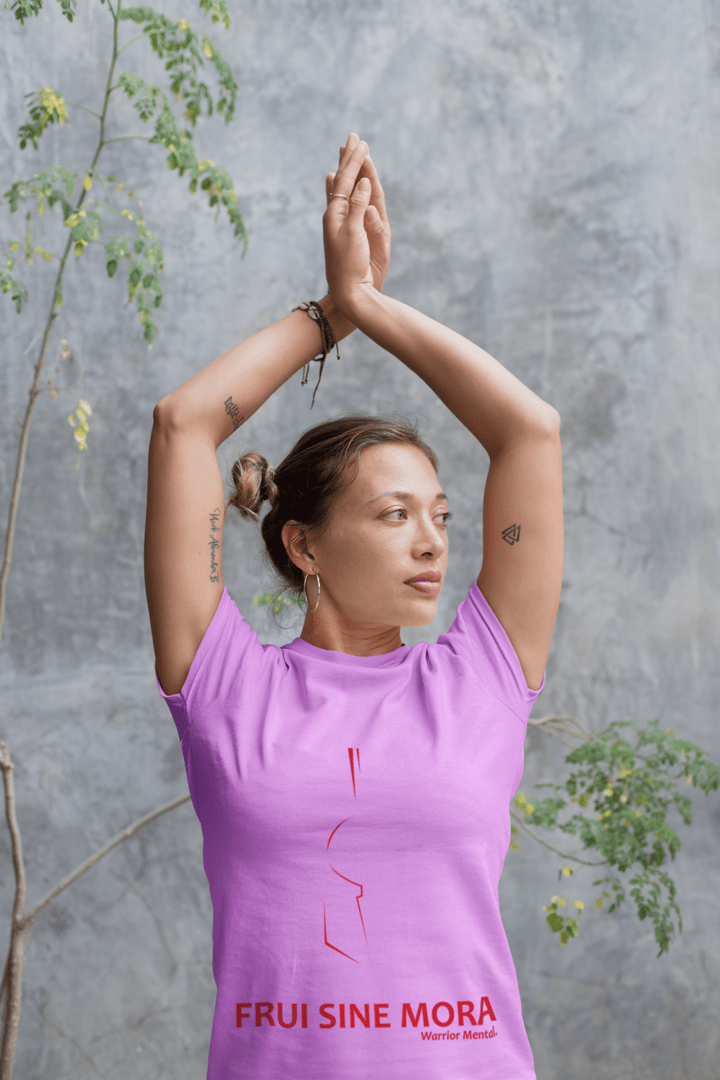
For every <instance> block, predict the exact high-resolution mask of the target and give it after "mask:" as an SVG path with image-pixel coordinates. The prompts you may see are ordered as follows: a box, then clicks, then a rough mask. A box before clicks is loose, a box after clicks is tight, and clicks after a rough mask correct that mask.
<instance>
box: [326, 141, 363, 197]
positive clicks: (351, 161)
mask: <svg viewBox="0 0 720 1080" xmlns="http://www.w3.org/2000/svg"><path fill="white" fill-rule="evenodd" d="M351 147H352V149H351ZM367 152H368V145H367V143H366V142H363V141H362V140H360V139H358V141H357V142H353V140H352V136H350V137H349V138H348V141H347V146H346V147H345V153H344V154H343V157H342V161H341V164H340V168H339V169H338V171H337V172H336V173H335V181H334V183H335V186H334V187H333V189H332V190H333V193H334V194H339V195H345V196H346V198H345V199H339V200H338V202H346V201H347V199H349V198H350V196H351V195H352V193H353V190H354V188H355V183H356V181H357V178H358V173H359V172H360V169H361V168H362V164H363V161H364V160H365V155H366V154H367ZM334 202H335V200H334V199H333V200H332V202H331V204H330V205H331V206H332V203H334Z"/></svg>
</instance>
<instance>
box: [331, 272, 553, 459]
mask: <svg viewBox="0 0 720 1080" xmlns="http://www.w3.org/2000/svg"><path fill="white" fill-rule="evenodd" d="M342 310H343V312H344V313H345V315H346V316H347V317H348V318H349V319H350V320H351V322H352V324H353V325H354V326H356V327H357V328H358V329H359V330H361V331H362V333H363V334H366V335H367V336H368V337H369V338H372V340H373V341H374V342H375V343H376V344H377V345H379V346H380V347H381V348H383V349H386V350H387V351H388V352H390V353H392V354H393V355H394V356H397V358H398V360H402V362H403V363H404V364H405V365H406V366H407V367H409V368H410V369H411V371H414V372H415V374H416V375H419V376H420V378H421V379H423V380H424V381H425V382H426V383H427V384H428V386H429V387H430V389H431V390H433V391H434V393H436V394H437V396H438V397H439V398H440V400H441V401H443V402H444V403H445V405H447V407H448V409H450V411H451V412H453V413H454V414H455V416H457V418H458V420H459V421H460V422H461V423H462V424H464V425H465V427H466V428H467V429H468V430H469V431H470V432H472V434H473V435H474V436H475V438H476V439H478V441H479V442H481V443H482V445H483V446H484V447H485V449H486V450H487V452H488V454H489V456H490V457H491V458H493V457H495V456H496V455H497V454H499V453H500V452H501V451H503V450H505V449H506V448H507V446H508V445H509V444H511V443H513V442H515V441H516V440H517V439H518V438H522V437H524V436H525V435H533V434H536V433H537V432H539V431H546V430H549V431H554V430H557V429H559V427H560V414H559V413H558V412H557V410H556V409H554V408H553V406H552V405H550V404H548V402H546V401H543V399H542V398H540V397H538V396H537V394H535V393H533V391H532V390H530V389H529V387H527V386H525V384H524V383H523V382H521V381H520V379H518V378H516V377H515V376H514V375H513V374H512V372H510V371H508V370H507V368H505V367H503V365H502V364H501V363H499V362H498V361H497V360H495V359H494V358H493V357H492V356H490V354H489V353H487V352H485V350H484V349H481V348H480V346H479V345H475V344H474V342H472V341H469V340H468V338H466V337H463V335H462V334H458V333H457V332H456V331H455V330H451V329H450V328H449V327H447V326H443V325H442V323H439V322H436V321H435V320H434V319H431V318H430V317H429V316H427V315H423V314H422V312H420V311H416V310H415V308H412V307H410V306H409V305H408V304H403V303H402V301H401V300H395V299H393V298H392V297H391V296H387V295H386V294H385V293H380V292H377V291H376V290H374V289H367V290H364V291H362V292H361V293H356V294H355V296H353V298H352V300H350V301H347V302H346V303H345V304H344V305H343V307H342Z"/></svg>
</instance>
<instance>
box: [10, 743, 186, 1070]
mask: <svg viewBox="0 0 720 1080" xmlns="http://www.w3.org/2000/svg"><path fill="white" fill-rule="evenodd" d="M0 769H2V773H3V782H4V787H5V818H6V820H7V826H8V831H9V833H10V842H11V846H12V859H13V869H14V871H15V901H14V904H13V913H12V923H11V930H10V945H9V948H8V954H7V958H6V960H5V969H4V971H3V977H2V983H0V1005H2V1002H3V998H4V999H5V1006H4V1009H3V1012H2V1043H1V1044H0V1078H2V1080H10V1078H11V1076H12V1065H13V1057H14V1053H15V1042H16V1039H17V1031H18V1026H19V1024H20V1001H21V988H22V971H23V965H24V962H25V953H26V952H27V947H28V944H29V941H30V935H31V934H32V929H33V920H34V919H35V916H36V915H37V914H38V912H39V911H41V910H42V909H43V908H44V907H45V906H46V905H47V904H49V903H50V901H51V900H53V899H54V898H55V897H56V896H57V895H58V893H60V892H62V891H63V889H66V888H67V887H68V885H71V884H72V883H73V881H77V879H78V878H79V877H80V876H81V874H84V873H85V871H86V870H89V869H90V867H91V866H94V865H95V863H97V862H99V860H100V859H101V858H102V857H103V855H107V853H108V852H109V851H112V849H113V848H114V847H117V846H118V844H121V843H122V841H123V840H127V838H128V837H129V836H132V835H133V833H136V832H137V831H138V829H140V828H142V826H143V825H147V824H148V822H150V821H154V820H155V819H156V818H159V817H160V816H161V815H162V814H166V813H168V811H170V810H174V809H175V807H177V806H181V805H182V804H183V803H185V802H188V801H189V799H190V794H189V792H188V793H186V794H185V795H180V796H178V798H176V799H172V800H171V801H170V802H168V803H165V805H164V806H159V807H157V808H156V809H155V810H151V811H150V813H148V814H144V815H143V816H142V817H141V818H138V820H137V821H135V822H133V824H132V825H128V826H127V827H126V828H124V829H123V830H122V831H121V832H119V833H118V834H117V835H116V836H114V837H113V838H112V840H109V841H108V843H107V844H105V845H103V847H101V848H100V849H99V851H96V852H95V854H94V855H91V856H90V858H89V859H86V860H85V862H84V863H81V864H80V866H78V867H76V869H75V870H73V871H72V872H71V873H69V874H68V875H67V876H66V877H64V878H63V879H62V881H59V882H58V884H57V885H55V886H53V888H52V889H51V890H50V892H49V893H47V895H46V896H44V897H43V899H42V900H40V901H39V903H37V904H36V905H35V907H33V908H31V909H30V911H28V912H23V907H24V905H25V868H24V866H23V858H22V845H21V842H20V831H19V829H18V826H17V820H16V817H15V794H14V789H13V781H12V770H13V764H12V761H11V760H10V754H9V751H8V748H7V746H6V745H5V743H4V742H3V740H2V739H0Z"/></svg>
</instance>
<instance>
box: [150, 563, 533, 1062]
mask: <svg viewBox="0 0 720 1080" xmlns="http://www.w3.org/2000/svg"><path fill="white" fill-rule="evenodd" d="M544 686H545V675H543V681H542V684H541V686H540V689H538V690H529V689H528V687H527V684H526V682H525V678H524V676H523V673H522V668H521V667H520V661H519V660H518V657H517V654H516V653H515V650H514V649H513V647H512V645H511V643H510V640H509V638H508V637H507V634H506V633H505V631H504V630H503V628H502V626H501V625H500V622H499V621H498V619H497V617H496V616H495V614H494V613H493V611H492V609H491V608H490V606H489V605H488V603H487V601H486V600H485V598H484V596H483V595H482V593H481V592H480V589H479V588H478V586H477V583H476V582H474V581H473V583H472V585H471V587H470V592H469V593H468V595H467V597H466V599H464V600H463V601H462V602H461V603H460V604H459V605H458V608H457V615H456V617H455V620H454V622H453V623H452V626H451V627H450V629H449V630H448V632H447V633H446V634H441V635H440V637H439V638H438V640H437V642H436V643H435V644H428V643H427V642H420V643H418V644H417V645H412V646H407V645H404V646H402V647H401V648H398V649H396V650H394V651H393V652H390V653H386V654H384V655H383V656H350V655H348V654H346V653H340V652H332V651H329V650H326V649H319V648H316V647H315V646H314V645H310V644H309V643H308V642H307V641H304V640H303V639H302V638H295V640H294V641H291V642H290V643H289V644H288V645H283V646H282V647H280V646H277V645H266V644H262V643H261V642H260V641H259V639H258V636H257V634H256V633H255V632H254V630H253V629H252V628H251V626H250V624H249V623H248V622H246V620H245V619H244V618H243V617H242V615H241V614H240V612H239V610H238V608H237V606H236V604H235V603H234V601H233V600H232V599H231V597H230V596H229V595H228V592H227V589H225V590H224V591H223V595H222V598H221V600H220V604H219V606H218V609H217V612H216V613H215V616H214V617H213V620H212V622H211V623H210V626H209V627H208V630H207V633H206V634H205V636H204V638H203V640H202V642H201V643H200V647H199V649H198V651H197V653H196V655H195V658H194V660H193V662H192V666H191V668H190V671H189V673H188V676H187V679H186V681H185V685H184V686H183V688H182V690H181V691H180V693H178V694H165V693H164V691H163V690H162V687H161V686H160V682H159V680H158V689H159V690H160V693H161V694H162V696H163V697H164V698H165V700H166V701H167V704H168V706H169V708H170V712H171V713H172V716H173V719H174V721H175V725H176V727H177V731H178V735H179V736H180V741H181V745H182V750H183V755H184V758H185V767H186V770H187V778H188V786H189V789H190V795H191V797H192V803H193V806H194V808H195V812H196V814H197V816H198V819H199V821H200V825H201V827H202V833H203V863H204V867H205V873H206V874H207V878H208V883H209V886H210V896H211V899H212V905H213V974H214V976H215V982H216V984H217V997H216V1003H215V1014H214V1019H213V1026H212V1035H211V1039H210V1051H209V1057H208V1072H207V1078H208V1080H241V1078H243V1080H245V1078H247V1080H471V1078H472V1080H535V1070H534V1067H533V1057H532V1052H531V1049H530V1044H529V1042H528V1038H527V1035H526V1032H525V1026H524V1024H523V1019H522V1011H521V1004H520V995H519V991H518V984H517V976H516V974H515V968H514V966H513V961H512V957H511V955H510V949H509V947H508V943H507V938H506V936H505V931H504V928H503V924H502V921H501V918H500V910H499V901H498V881H499V879H500V874H501V872H502V868H503V863H504V860H505V855H506V852H507V850H508V847H509V842H510V813H509V804H510V801H511V799H512V797H513V795H514V794H515V792H516V790H517V786H518V784H519V782H520V778H521V775H522V771H523V756H524V755H523V743H524V740H525V733H526V727H527V718H528V716H529V714H530V711H531V709H532V706H533V703H534V702H535V699H536V698H537V696H538V694H539V693H540V692H541V691H542V690H543V688H544Z"/></svg>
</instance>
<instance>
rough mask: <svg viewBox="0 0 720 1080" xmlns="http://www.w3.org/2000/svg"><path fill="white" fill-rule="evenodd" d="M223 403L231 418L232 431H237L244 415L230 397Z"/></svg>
mask: <svg viewBox="0 0 720 1080" xmlns="http://www.w3.org/2000/svg"><path fill="white" fill-rule="evenodd" d="M223 404H224V405H225V412H226V413H227V414H228V416H229V417H230V419H231V420H232V424H233V431H237V429H238V428H239V427H240V425H241V424H242V422H243V420H244V419H245V417H244V416H241V415H240V410H239V409H238V407H237V405H236V404H235V402H234V401H233V399H232V398H231V397H229V398H228V399H227V401H225V402H223Z"/></svg>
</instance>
